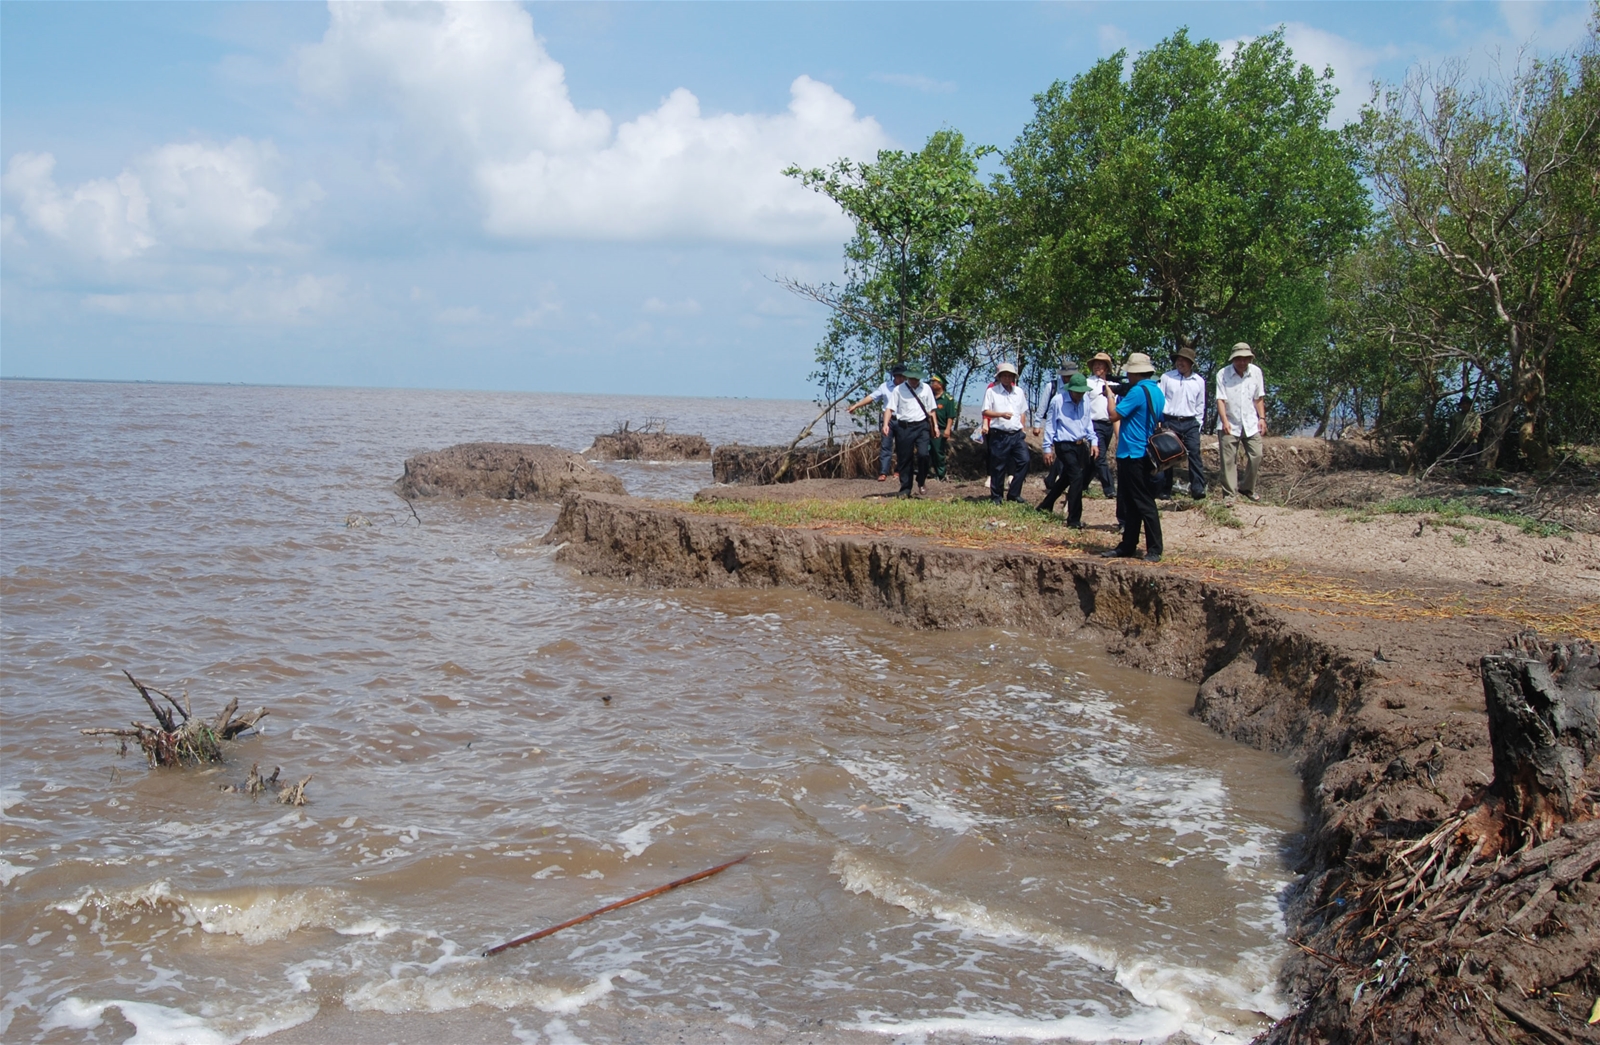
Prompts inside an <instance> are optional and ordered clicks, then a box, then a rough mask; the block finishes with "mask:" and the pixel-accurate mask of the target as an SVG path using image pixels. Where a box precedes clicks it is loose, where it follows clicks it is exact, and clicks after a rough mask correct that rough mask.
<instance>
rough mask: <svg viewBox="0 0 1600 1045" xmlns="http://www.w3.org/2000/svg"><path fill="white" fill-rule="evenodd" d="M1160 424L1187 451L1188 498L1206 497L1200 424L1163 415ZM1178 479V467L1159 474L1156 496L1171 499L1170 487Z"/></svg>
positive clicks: (1184, 418)
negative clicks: (1176, 438)
mask: <svg viewBox="0 0 1600 1045" xmlns="http://www.w3.org/2000/svg"><path fill="white" fill-rule="evenodd" d="M1161 423H1162V424H1164V425H1166V426H1167V427H1168V428H1170V429H1172V430H1173V432H1175V433H1176V434H1177V436H1178V438H1179V439H1182V440H1183V448H1184V449H1185V450H1188V451H1189V496H1191V497H1194V498H1196V499H1199V498H1201V497H1204V496H1205V495H1206V466H1205V465H1203V464H1201V463H1200V422H1199V421H1197V420H1195V419H1194V418H1192V417H1173V416H1172V415H1170V414H1163V415H1162V417H1161ZM1177 477H1178V466H1177V465H1176V464H1174V465H1173V466H1172V467H1171V468H1170V469H1168V470H1167V471H1165V472H1162V473H1161V476H1160V478H1159V479H1157V480H1156V496H1157V497H1171V496H1172V487H1173V485H1174V482H1175V481H1176V479H1177Z"/></svg>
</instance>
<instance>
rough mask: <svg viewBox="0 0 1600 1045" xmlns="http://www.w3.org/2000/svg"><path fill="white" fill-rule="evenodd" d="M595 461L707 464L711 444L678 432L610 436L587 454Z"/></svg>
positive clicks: (597, 439)
mask: <svg viewBox="0 0 1600 1045" xmlns="http://www.w3.org/2000/svg"><path fill="white" fill-rule="evenodd" d="M583 456H585V457H587V458H589V460H591V461H706V460H709V459H710V458H711V444H710V443H708V442H706V437H705V436H703V435H684V434H682V433H678V432H630V431H622V432H608V433H606V434H605V435H597V436H595V437H594V445H593V446H591V447H589V449H587V450H585V451H584V452H583Z"/></svg>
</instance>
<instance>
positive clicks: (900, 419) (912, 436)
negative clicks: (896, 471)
mask: <svg viewBox="0 0 1600 1045" xmlns="http://www.w3.org/2000/svg"><path fill="white" fill-rule="evenodd" d="M937 407H938V404H936V403H935V402H934V400H933V393H932V392H930V391H929V390H928V388H927V386H926V385H924V384H923V383H922V368H921V367H920V366H917V365H916V364H914V363H913V364H912V365H910V366H908V367H906V372H905V380H904V381H902V382H901V383H900V384H898V385H896V386H895V387H894V391H892V392H890V393H889V402H888V405H887V406H885V407H884V411H883V431H884V434H886V435H892V436H893V437H894V452H895V456H896V457H898V458H899V459H900V496H901V497H910V496H911V481H912V478H913V477H915V479H916V483H917V492H918V493H927V492H928V490H927V487H928V453H929V449H930V447H931V446H932V445H933V437H934V435H935V434H936V433H937V432H938V428H937V427H936V426H935V422H934V419H933V413H934V410H936V409H937Z"/></svg>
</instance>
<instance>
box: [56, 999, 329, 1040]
mask: <svg viewBox="0 0 1600 1045" xmlns="http://www.w3.org/2000/svg"><path fill="white" fill-rule="evenodd" d="M107 1009H117V1010H119V1011H121V1013H122V1017H123V1019H125V1020H127V1021H128V1022H129V1023H131V1024H133V1028H134V1032H133V1037H131V1038H126V1039H124V1040H123V1042H122V1045H172V1043H173V1042H183V1043H184V1045H235V1043H237V1042H241V1041H243V1040H245V1039H246V1038H259V1037H263V1036H265V1035H268V1034H276V1033H277V1032H278V1031H282V1030H288V1029H289V1028H290V1027H297V1026H299V1025H300V1024H302V1023H304V1022H306V1021H307V1020H309V1019H310V1018H311V1017H312V1016H315V1015H316V1013H317V1007H316V1005H315V1004H310V1005H300V1006H295V1007H291V1008H290V1009H288V1010H279V1011H276V1012H274V1013H273V1014H272V1015H270V1016H267V1015H265V1014H259V1015H243V1014H241V1015H239V1016H235V1017H231V1018H226V1019H223V1020H219V1019H218V1018H216V1017H212V1018H210V1019H206V1018H203V1017H200V1016H196V1015H194V1014H193V1013H189V1012H185V1011H184V1010H183V1009H175V1008H171V1007H169V1006H166V1005H154V1004H151V1003H150V1002H143V1001H123V1000H120V999H112V1000H110V1001H85V1000H83V999H82V998H76V997H68V998H65V999H63V1000H62V1001H61V1002H59V1003H57V1004H56V1006H55V1007H54V1008H53V1009H51V1010H50V1012H49V1013H48V1014H47V1015H46V1016H45V1020H44V1022H43V1023H42V1024H41V1025H40V1030H46V1031H49V1030H56V1029H58V1028H67V1029H71V1030H94V1029H95V1028H97V1027H99V1026H100V1025H101V1023H103V1022H104V1020H105V1012H106V1010H107ZM221 1022H225V1023H227V1024H229V1026H228V1027H227V1028H226V1029H223V1028H222V1027H219V1026H218V1024H219V1023H221Z"/></svg>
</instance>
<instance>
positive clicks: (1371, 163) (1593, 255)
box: [1355, 25, 1600, 469]
mask: <svg viewBox="0 0 1600 1045" xmlns="http://www.w3.org/2000/svg"><path fill="white" fill-rule="evenodd" d="M1596 34H1597V27H1596V26H1593V25H1592V26H1591V30H1590V33H1589V37H1588V40H1587V41H1586V43H1585V44H1584V46H1583V47H1582V48H1580V49H1579V50H1578V51H1577V52H1576V53H1574V54H1572V55H1569V56H1566V57H1563V58H1559V59H1556V60H1552V61H1545V62H1533V63H1531V64H1529V65H1527V66H1525V67H1523V68H1520V69H1518V70H1517V71H1515V72H1514V73H1512V74H1511V75H1510V76H1509V77H1507V78H1505V79H1504V80H1499V81H1485V82H1469V81H1467V80H1466V78H1465V75H1464V72H1463V70H1462V67H1461V66H1459V65H1455V64H1447V65H1446V66H1444V67H1443V68H1442V69H1440V70H1439V71H1436V72H1435V71H1414V72H1413V73H1412V74H1411V75H1410V76H1409V77H1407V79H1406V81H1405V83H1403V84H1402V85H1401V86H1399V87H1397V88H1393V89H1391V90H1389V91H1387V92H1385V93H1384V94H1383V96H1382V97H1381V98H1380V99H1379V100H1378V101H1377V102H1376V103H1375V104H1374V105H1372V106H1369V107H1368V108H1367V109H1366V110H1365V111H1364V112H1363V115H1362V121H1361V124H1360V127H1359V129H1358V131H1357V132H1356V135H1355V137H1356V140H1357V142H1358V143H1359V146H1360V150H1361V158H1362V162H1363V164H1364V166H1365V168H1366V171H1367V172H1368V174H1369V175H1370V177H1371V180H1372V184H1373V186H1374V187H1375V189H1376V191H1377V193H1378V196H1379V198H1380V200H1381V201H1382V202H1383V204H1384V206H1385V211H1386V213H1385V219H1384V222H1385V223H1384V227H1383V233H1384V235H1385V237H1386V239H1388V240H1389V241H1390V242H1392V243H1394V244H1398V245H1399V246H1400V247H1401V248H1403V249H1404V250H1405V251H1407V252H1409V254H1410V255H1411V258H1410V259H1409V261H1408V262H1407V265H1408V268H1409V277H1408V279H1407V281H1406V286H1405V287H1404V288H1403V290H1404V297H1405V298H1406V300H1407V301H1408V302H1409V303H1410V305H1409V307H1408V308H1404V309H1399V310H1391V311H1392V315H1391V317H1390V322H1391V327H1392V334H1393V337H1394V339H1395V340H1396V341H1397V343H1399V344H1401V345H1403V346H1404V349H1405V351H1404V353H1403V356H1402V361H1403V364H1404V366H1403V369H1404V371H1405V372H1406V377H1407V378H1408V379H1409V380H1411V381H1413V382H1414V383H1415V384H1417V385H1418V386H1419V387H1417V388H1416V394H1417V397H1418V399H1419V400H1420V402H1419V403H1418V404H1417V405H1418V406H1420V407H1422V409H1423V410H1424V416H1423V417H1422V422H1423V423H1422V425H1421V428H1422V430H1423V437H1424V438H1426V437H1428V436H1430V435H1433V436H1435V442H1438V441H1439V440H1438V438H1437V433H1435V432H1431V431H1430V426H1431V425H1432V423H1433V422H1434V421H1435V420H1436V418H1435V417H1434V416H1433V415H1434V414H1435V413H1436V412H1437V404H1438V400H1439V398H1440V397H1441V396H1445V395H1455V396H1457V397H1458V399H1459V402H1458V405H1457V410H1456V412H1457V414H1458V415H1460V416H1459V418H1458V420H1457V422H1456V424H1455V425H1454V426H1453V427H1454V434H1453V435H1452V436H1451V437H1450V438H1449V439H1448V443H1449V446H1448V447H1446V448H1443V449H1447V450H1449V451H1450V452H1453V453H1456V454H1457V455H1459V456H1462V457H1464V458H1468V459H1471V460H1473V461H1474V463H1475V464H1477V465H1478V466H1480V467H1483V468H1486V469H1492V468H1494V467H1496V466H1497V465H1498V464H1499V463H1500V462H1501V458H1502V455H1504V457H1505V458H1506V462H1507V463H1508V464H1510V463H1513V461H1514V457H1515V455H1516V454H1517V453H1518V452H1519V451H1520V453H1521V454H1522V455H1523V456H1524V459H1525V460H1524V463H1526V464H1529V465H1531V466H1533V467H1541V466H1543V465H1544V464H1545V463H1546V462H1547V460H1548V449H1547V447H1548V443H1549V441H1550V436H1551V431H1550V422H1551V419H1552V410H1553V407H1554V406H1555V404H1556V403H1559V404H1560V409H1561V410H1562V411H1563V415H1562V420H1563V422H1564V423H1565V424H1566V425H1567V426H1569V427H1570V428H1575V429H1577V430H1578V431H1579V432H1583V433H1587V432H1590V431H1593V430H1594V429H1595V428H1596V427H1597V418H1596V413H1595V411H1596V409H1597V408H1596V406H1595V405H1594V404H1595V400H1594V399H1593V398H1592V397H1587V398H1586V397H1584V396H1582V395H1581V394H1579V395H1576V396H1574V395H1572V394H1570V393H1565V394H1561V393H1558V394H1557V395H1554V396H1553V395H1552V394H1551V389H1552V388H1553V387H1555V385H1554V384H1553V383H1552V378H1557V377H1558V376H1559V377H1560V378H1565V379H1566V380H1568V381H1571V382H1573V383H1574V384H1575V385H1576V386H1577V387H1578V388H1581V389H1594V388H1595V387H1596V379H1595V377H1594V373H1595V370H1596V368H1597V367H1600V338H1597V337H1596V333H1597V328H1596V324H1595V308H1596V305H1595V295H1596V289H1597V285H1600V206H1597V203H1596V192H1597V188H1600V182H1597V181H1596V174H1595V172H1596V171H1597V170H1600V49H1597V45H1596V39H1597V36H1596ZM1452 371H1454V372H1455V373H1456V374H1458V375H1459V376H1458V377H1457V378H1456V384H1457V387H1456V388H1455V389H1453V390H1451V389H1448V388H1447V387H1446V384H1447V382H1440V381H1438V380H1437V378H1438V376H1439V375H1440V374H1441V373H1442V374H1445V375H1447V376H1448V375H1450V374H1451V372H1452ZM1585 402H1587V403H1588V404H1589V405H1588V406H1587V407H1585V405H1584V404H1585ZM1557 435H1558V437H1559V436H1560V433H1557ZM1435 449H1439V448H1437V447H1436V448H1435Z"/></svg>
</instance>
